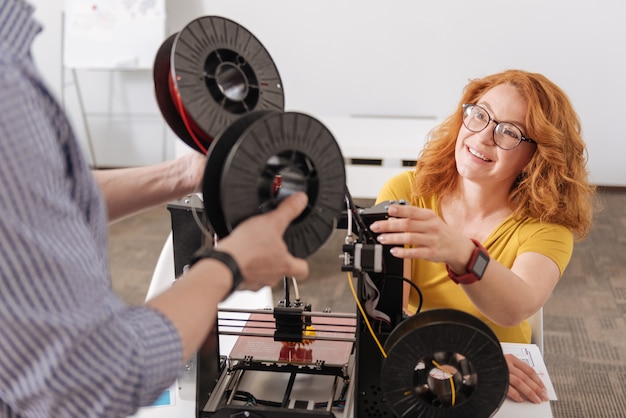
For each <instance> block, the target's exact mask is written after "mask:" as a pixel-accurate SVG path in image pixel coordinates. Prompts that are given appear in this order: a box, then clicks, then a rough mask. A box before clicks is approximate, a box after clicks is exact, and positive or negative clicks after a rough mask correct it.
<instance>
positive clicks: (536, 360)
mask: <svg viewBox="0 0 626 418" xmlns="http://www.w3.org/2000/svg"><path fill="white" fill-rule="evenodd" d="M501 345H502V351H503V352H504V354H513V355H515V356H516V357H517V358H519V359H520V360H522V361H524V362H526V363H527V364H528V365H530V366H531V367H532V368H533V369H535V371H536V372H537V374H538V375H539V377H540V378H541V380H542V381H543V384H544V385H545V386H546V389H547V391H548V397H549V398H550V400H551V401H556V400H557V397H556V391H555V390H554V386H553V385H552V381H551V380H550V376H549V375H548V369H547V368H546V364H545V363H544V361H543V356H542V355H541V351H539V347H538V346H537V345H536V344H518V343H501Z"/></svg>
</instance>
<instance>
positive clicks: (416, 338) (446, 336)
mask: <svg viewBox="0 0 626 418" xmlns="http://www.w3.org/2000/svg"><path fill="white" fill-rule="evenodd" d="M385 351H386V352H387V358H386V359H385V360H384V361H383V364H382V368H381V379H380V381H381V387H382V389H383V392H384V394H385V397H386V400H387V402H388V405H389V407H390V408H391V409H393V410H394V412H395V413H396V414H397V416H402V417H442V418H443V417H461V418H462V417H468V418H480V417H490V416H492V415H493V413H494V412H495V411H497V410H498V409H499V408H500V406H501V405H502V402H504V399H505V398H506V394H507V391H508V384H509V371H508V367H507V364H506V360H505V358H504V354H503V353H502V348H501V346H500V343H499V342H498V339H497V337H496V336H495V334H494V333H493V331H491V329H490V328H489V327H488V326H487V325H486V324H485V323H483V322H482V321H480V320H479V319H477V318H476V317H474V316H472V315H470V314H468V313H465V312H461V311H458V310H454V309H437V310H431V311H426V312H422V313H419V314H417V315H415V316H413V317H411V318H409V319H407V320H406V321H404V322H403V323H401V324H400V325H399V326H398V327H396V329H394V330H393V332H392V333H391V335H390V336H389V338H388V339H387V341H386V343H385ZM435 363H436V364H435ZM451 380H452V382H451ZM452 388H454V397H453V396H452ZM453 402H454V403H453Z"/></svg>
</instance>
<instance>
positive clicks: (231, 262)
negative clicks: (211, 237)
mask: <svg viewBox="0 0 626 418" xmlns="http://www.w3.org/2000/svg"><path fill="white" fill-rule="evenodd" d="M205 258H212V259H214V260H217V261H220V262H221V263H222V264H224V265H225V266H226V267H227V268H228V269H229V270H230V272H231V274H232V276H233V286H232V288H231V289H230V292H229V293H228V294H229V295H230V294H231V293H233V292H234V291H235V290H237V288H238V287H239V286H240V285H241V283H242V282H243V276H242V275H241V270H240V269H239V265H238V264H237V261H235V259H234V258H233V257H232V256H231V255H230V254H228V253H225V252H223V251H219V250H216V249H215V248H210V247H202V248H200V249H199V250H198V251H196V252H195V253H194V254H193V256H192V258H191V262H190V263H189V264H190V265H192V266H193V265H194V264H196V263H197V262H198V261H200V260H203V259H205Z"/></svg>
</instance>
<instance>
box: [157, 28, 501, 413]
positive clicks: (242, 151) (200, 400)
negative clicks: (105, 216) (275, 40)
mask: <svg viewBox="0 0 626 418" xmlns="http://www.w3.org/2000/svg"><path fill="white" fill-rule="evenodd" d="M154 79H155V87H156V95H157V101H158V103H159V107H160V109H161V111H162V113H163V115H164V117H165V119H166V120H167V122H168V124H169V125H170V127H171V128H172V129H173V130H174V132H175V133H176V134H177V135H178V136H179V137H180V138H181V139H183V140H184V141H185V142H186V143H187V144H189V145H190V146H191V147H193V148H195V149H196V150H198V151H200V152H203V153H206V154H207V165H206V171H205V177H204V182H203V190H202V191H203V196H204V199H203V201H202V202H195V203H194V202H193V201H192V200H189V199H188V200H187V201H185V202H179V203H178V204H172V205H170V211H171V213H172V230H173V239H174V257H175V260H174V264H175V270H176V274H177V275H179V274H182V272H183V270H184V268H185V266H186V265H187V264H188V263H189V260H190V258H191V256H192V254H193V252H194V251H195V250H196V249H198V248H199V247H200V246H202V245H213V244H214V242H213V239H214V238H215V237H217V238H221V237H224V236H226V235H228V233H229V232H230V231H231V230H232V229H233V228H234V227H235V226H236V225H237V224H239V223H240V222H242V221H243V220H245V219H246V218H248V217H249V216H252V215H254V214H257V213H262V212H264V211H267V210H271V209H273V208H274V207H276V205H277V204H278V202H280V201H281V200H282V199H284V198H285V197H286V196H288V195H290V194H292V193H294V192H297V191H302V192H305V193H307V195H308V196H309V207H308V208H307V209H305V211H304V212H303V214H302V215H301V216H300V217H299V218H298V219H296V220H295V221H294V222H292V224H291V225H290V226H289V228H288V230H287V232H286V234H285V237H284V238H285V242H286V243H287V246H288V248H289V249H290V251H291V252H292V253H293V254H294V255H296V256H299V257H307V256H309V255H310V254H312V253H313V252H315V251H316V250H317V249H318V248H319V247H320V246H321V245H322V244H323V243H324V242H325V241H326V240H327V238H328V237H329V235H330V234H331V232H332V231H333V230H334V229H335V228H342V229H345V230H346V241H345V244H344V246H343V248H341V250H340V253H341V254H342V258H343V264H342V265H341V266H338V268H341V269H342V270H343V271H345V272H346V274H351V275H354V276H355V277H356V279H357V280H356V282H357V283H356V286H355V289H354V292H353V293H354V295H355V303H356V305H357V307H358V308H359V309H358V310H357V313H356V315H354V314H342V313H333V312H317V311H315V310H314V309H313V307H312V306H310V305H307V304H306V302H305V301H304V300H301V298H300V296H299V295H298V292H297V284H296V283H295V282H294V283H291V282H290V280H289V278H285V297H284V299H282V300H281V301H279V302H278V303H277V304H276V306H274V307H273V308H272V309H266V310H253V311H250V310H243V309H234V310H233V309H231V310H229V311H228V312H226V311H222V312H221V313H222V314H225V316H220V319H219V321H218V326H217V327H216V329H214V331H213V332H212V333H211V335H209V337H208V338H207V340H206V341H205V343H204V345H203V346H202V348H201V349H200V350H199V352H198V354H197V357H196V360H195V363H194V367H192V368H190V370H191V371H192V374H193V378H194V379H195V385H194V386H195V397H196V415H197V417H198V418H201V417H279V418H280V417H292V416H322V417H341V416H344V417H352V416H354V417H359V418H363V417H391V416H433V417H439V416H441V417H444V416H459V417H481V416H490V415H491V414H492V413H493V412H494V411H496V410H497V409H498V408H499V406H500V405H501V403H502V401H503V400H504V397H505V395H506V389H507V385H508V371H507V368H506V363H505V361H504V357H503V355H502V351H501V348H500V345H499V343H498V341H497V339H496V337H495V335H494V334H493V333H492V332H491V330H490V329H489V328H488V327H487V326H486V325H485V324H483V323H482V322H481V321H479V320H478V319H476V318H474V317H472V316H470V315H468V314H465V313H463V312H459V311H454V310H449V309H446V310H435V311H427V312H422V313H419V314H417V315H414V316H411V317H408V318H407V317H406V316H405V315H404V314H403V311H402V292H403V283H404V282H405V281H406V279H404V278H403V277H402V261H401V260H400V259H396V258H395V257H393V256H391V255H390V253H389V251H388V248H386V247H385V246H382V245H380V244H378V243H377V242H376V240H375V236H374V234H373V233H372V232H371V231H370V230H369V225H370V224H371V223H372V222H374V221H375V220H377V219H382V218H385V217H386V216H387V207H388V204H389V203H391V202H386V203H383V204H381V205H377V206H374V207H371V208H360V207H357V206H356V205H355V204H354V202H353V199H352V198H351V196H350V193H349V190H348V189H347V187H346V186H345V184H346V182H345V171H344V165H343V157H342V155H341V151H340V149H339V147H338V145H337V143H336V141H335V140H334V138H333V136H332V134H331V133H330V131H328V129H326V127H325V126H324V125H323V124H322V123H320V122H319V121H318V120H316V119H315V118H313V117H311V116H309V115H306V114H304V113H299V112H285V111H284V109H283V107H284V98H283V91H282V82H281V80H280V77H279V75H278V71H277V70H276V68H275V67H274V64H273V62H272V60H271V58H270V56H269V54H268V53H267V51H266V50H265V49H264V48H263V46H262V45H261V43H260V42H259V41H258V40H257V39H256V38H255V37H254V36H253V35H252V34H251V33H250V32H248V31H247V30H246V29H245V28H243V27H241V26H239V25H238V24H237V23H235V22H233V21H231V20H228V19H224V18H221V17H214V16H209V17H203V18H200V19H197V20H194V21H193V22H191V23H190V24H189V25H187V26H186V27H185V28H184V29H183V30H182V31H181V32H179V33H177V34H174V35H172V36H171V37H170V38H169V39H167V40H166V41H165V42H164V43H163V45H162V47H161V48H160V50H159V52H158V53H157V57H156V60H155V68H154ZM395 203H399V204H401V203H402V202H395ZM200 217H201V218H202V220H203V221H202V222H200V223H198V222H197V220H198V219H199V218H200ZM205 228H207V229H208V230H209V233H208V234H207V233H205V232H203V229H205ZM350 283H352V280H351V281H350ZM291 290H293V291H294V293H295V295H294V297H291ZM417 290H418V291H419V289H417ZM229 314H233V315H231V317H229ZM240 314H244V318H243V319H242V318H241V315H240ZM220 334H234V335H237V336H238V339H237V342H236V343H235V345H234V347H233V350H232V351H231V353H230V355H229V356H227V357H222V356H220V354H219V342H218V341H219V339H218V336H219V335H220ZM314 392H315V393H314Z"/></svg>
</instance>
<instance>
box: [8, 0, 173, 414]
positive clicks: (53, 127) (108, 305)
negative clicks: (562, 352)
mask: <svg viewBox="0 0 626 418" xmlns="http://www.w3.org/2000/svg"><path fill="white" fill-rule="evenodd" d="M32 13H33V8H32V6H30V5H29V4H27V3H25V2H23V1H21V0H0V417H54V418H62V417H81V418H83V417H122V416H127V415H130V414H132V413H134V412H135V411H136V409H137V408H138V407H140V406H144V405H149V404H150V403H152V402H153V401H154V400H155V399H156V398H157V397H158V395H159V394H160V393H162V391H163V390H164V389H166V388H167V387H168V386H169V385H171V384H172V382H173V381H174V379H175V378H176V375H177V373H178V372H179V371H180V370H181V369H182V345H181V342H180V339H179V337H178V333H177V331H176V329H175V328H174V327H173V325H172V324H171V322H169V321H168V320H167V319H166V318H165V317H164V316H162V315H161V314H160V313H158V312H157V311H155V310H153V309H151V308H149V307H128V306H126V305H125V304H124V303H123V302H122V301H121V300H120V299H119V298H118V297H117V296H116V295H115V294H114V292H113V290H112V287H111V278H110V272H109V267H108V241H107V214H106V207H105V205H104V202H103V198H102V195H101V193H100V190H99V188H98V186H97V184H96V182H95V181H94V178H93V176H92V175H91V172H90V170H89V167H88V165H87V163H86V161H85V158H84V156H83V154H82V151H81V149H80V148H79V145H78V143H77V141H76V138H75V136H74V134H73V132H72V129H71V127H70V126H69V123H68V120H67V118H66V117H65V115H64V113H63V111H62V109H61V108H60V106H59V105H58V103H57V102H56V101H55V100H54V98H53V97H52V96H51V94H50V92H49V90H48V89H47V88H46V86H45V85H44V84H43V82H42V80H41V77H40V76H39V74H38V73H37V70H36V69H35V67H34V64H33V61H32V59H31V55H30V48H31V43H32V41H33V39H34V37H35V35H36V34H37V33H38V32H39V31H40V26H39V25H38V23H37V22H35V21H34V20H33V19H32ZM94 53H97V52H94Z"/></svg>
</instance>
